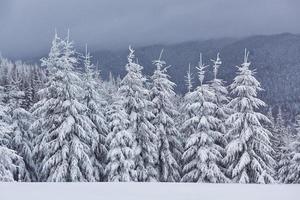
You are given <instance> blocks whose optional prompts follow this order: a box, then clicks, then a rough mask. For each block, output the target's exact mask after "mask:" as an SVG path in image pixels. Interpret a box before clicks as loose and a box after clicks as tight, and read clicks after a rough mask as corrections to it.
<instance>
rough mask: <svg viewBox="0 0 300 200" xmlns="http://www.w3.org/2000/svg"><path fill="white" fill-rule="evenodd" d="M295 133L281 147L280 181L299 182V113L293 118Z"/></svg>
mask: <svg viewBox="0 0 300 200" xmlns="http://www.w3.org/2000/svg"><path fill="white" fill-rule="evenodd" d="M295 121H296V122H295V130H296V135H295V136H294V138H293V141H292V142H291V143H287V142H288V141H285V142H286V143H285V145H283V146H282V147H281V156H280V161H279V166H278V178H279V181H280V182H281V183H293V184H299V183H300V115H298V116H296V120H295Z"/></svg>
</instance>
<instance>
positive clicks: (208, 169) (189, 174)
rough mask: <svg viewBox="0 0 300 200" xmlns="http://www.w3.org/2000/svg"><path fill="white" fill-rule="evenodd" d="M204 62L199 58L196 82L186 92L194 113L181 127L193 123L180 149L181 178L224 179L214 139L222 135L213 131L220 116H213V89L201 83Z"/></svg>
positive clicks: (218, 180) (192, 180) (193, 180)
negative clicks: (191, 88) (190, 89)
mask: <svg viewBox="0 0 300 200" xmlns="http://www.w3.org/2000/svg"><path fill="white" fill-rule="evenodd" d="M206 67H207V66H206V65H204V64H203V63H202V56H201V55H200V62H199V66H198V67H197V69H198V74H199V80H200V86H198V87H197V88H196V90H195V91H193V92H191V93H189V94H188V95H187V97H188V98H189V99H190V100H191V101H190V102H191V103H190V104H189V105H188V106H187V110H188V111H191V112H193V113H194V116H193V117H191V118H189V119H187V120H186V121H185V122H184V124H183V127H193V128H194V130H193V132H191V134H190V135H189V137H188V139H187V141H186V143H185V151H184V153H183V156H182V158H183V163H184V167H183V177H182V179H181V180H182V181H183V182H209V183H219V182H226V181H227V178H226V177H225V175H224V174H223V172H222V169H221V168H220V166H219V162H220V161H221V159H222V153H221V151H222V147H221V146H220V145H219V144H218V141H220V140H221V138H222V137H223V135H222V133H220V132H219V131H217V124H219V123H220V122H219V121H220V120H219V119H217V118H216V117H215V110H216V108H217V105H216V104H215V101H216V100H215V98H216V96H215V93H214V92H213V91H212V90H211V88H210V87H209V85H207V84H203V80H204V75H205V71H204V69H205V68H206Z"/></svg>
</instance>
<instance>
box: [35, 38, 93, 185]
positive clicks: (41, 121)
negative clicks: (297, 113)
mask: <svg viewBox="0 0 300 200" xmlns="http://www.w3.org/2000/svg"><path fill="white" fill-rule="evenodd" d="M41 61H42V66H45V67H47V69H48V71H49V81H48V82H47V83H46V86H45V88H44V89H42V90H40V91H39V94H40V96H41V100H40V101H38V102H37V103H36V104H35V105H34V107H33V109H32V111H33V114H34V115H35V117H36V120H35V122H34V123H33V125H32V130H33V131H34V132H35V134H36V135H37V136H36V140H35V144H36V146H35V149H34V154H35V157H34V160H35V161H36V164H37V172H38V178H39V181H54V182H56V181H63V182H66V181H94V180H95V177H94V165H93V160H95V159H94V158H93V156H94V152H93V144H92V143H93V140H94V138H97V137H98V136H96V135H95V131H93V128H95V127H94V123H93V122H92V121H91V120H90V118H89V117H87V115H86V112H87V110H88V108H87V106H86V105H84V104H82V103H81V102H80V101H79V96H80V97H81V98H82V96H83V94H84V90H83V89H82V87H81V86H82V81H81V79H80V78H79V76H78V75H77V74H76V73H75V72H74V71H73V69H74V67H75V66H76V65H77V63H78V60H77V58H76V53H75V50H74V48H73V43H72V42H70V41H69V37H67V39H66V40H62V39H61V38H59V37H58V36H57V34H55V37H54V40H53V42H52V47H51V50H50V53H49V55H48V57H46V58H43V59H41Z"/></svg>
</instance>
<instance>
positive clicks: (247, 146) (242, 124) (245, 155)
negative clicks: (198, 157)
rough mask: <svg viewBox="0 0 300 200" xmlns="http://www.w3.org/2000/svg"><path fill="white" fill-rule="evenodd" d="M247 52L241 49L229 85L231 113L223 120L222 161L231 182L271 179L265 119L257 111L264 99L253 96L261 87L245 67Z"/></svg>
mask: <svg viewBox="0 0 300 200" xmlns="http://www.w3.org/2000/svg"><path fill="white" fill-rule="evenodd" d="M248 54H249V53H248V52H246V51H245V56H244V62H243V64H242V65H241V67H238V73H237V76H236V77H235V78H234V82H233V83H232V84H231V85H230V88H231V90H232V91H231V93H232V95H233V96H234V98H233V99H232V100H231V101H230V103H229V106H230V107H231V108H232V109H233V114H231V115H230V116H229V118H228V119H227V121H226V122H227V124H228V126H229V129H228V135H227V136H228V139H229V144H228V145H227V148H226V151H227V154H226V157H225V159H224V161H225V163H227V167H228V168H227V169H228V175H229V177H230V178H231V179H232V180H233V182H236V183H272V182H274V179H273V177H272V175H273V166H274V165H275V161H274V159H273V158H272V156H271V153H272V151H273V149H272V146H271V143H270V136H271V133H270V131H269V130H267V129H266V128H264V127H263V123H269V119H268V118H267V117H266V116H265V115H263V114H261V113H260V112H258V111H257V109H259V108H260V107H261V106H265V103H264V102H263V101H262V100H260V99H258V98H257V92H258V91H260V90H262V89H261V87H260V83H259V82H258V81H257V80H256V79H255V77H254V74H255V72H254V71H252V70H250V69H249V67H250V62H248Z"/></svg>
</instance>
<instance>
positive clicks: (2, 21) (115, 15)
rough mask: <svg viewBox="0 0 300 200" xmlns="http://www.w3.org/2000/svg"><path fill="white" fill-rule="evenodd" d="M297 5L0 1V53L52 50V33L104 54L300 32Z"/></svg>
mask: <svg viewBox="0 0 300 200" xmlns="http://www.w3.org/2000/svg"><path fill="white" fill-rule="evenodd" d="M299 9H300V1H299V0H0V52H2V54H3V55H4V56H14V57H18V56H20V55H23V56H31V55H34V54H39V53H40V52H42V51H44V50H45V49H47V48H49V45H50V42H51V40H52V37H53V33H54V29H55V28H57V30H58V32H59V33H60V34H62V35H65V33H66V32H67V29H68V28H70V30H71V37H72V39H73V40H74V41H75V42H76V44H77V45H79V46H80V45H84V44H85V43H88V44H89V45H90V46H94V47H97V48H101V49H114V48H122V47H125V46H127V45H128V44H133V45H139V46H140V45H148V44H157V43H175V42H182V41H187V40H196V39H209V38H217V37H242V36H248V35H253V34H273V33H281V32H291V33H300V25H299V19H300V12H299Z"/></svg>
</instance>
